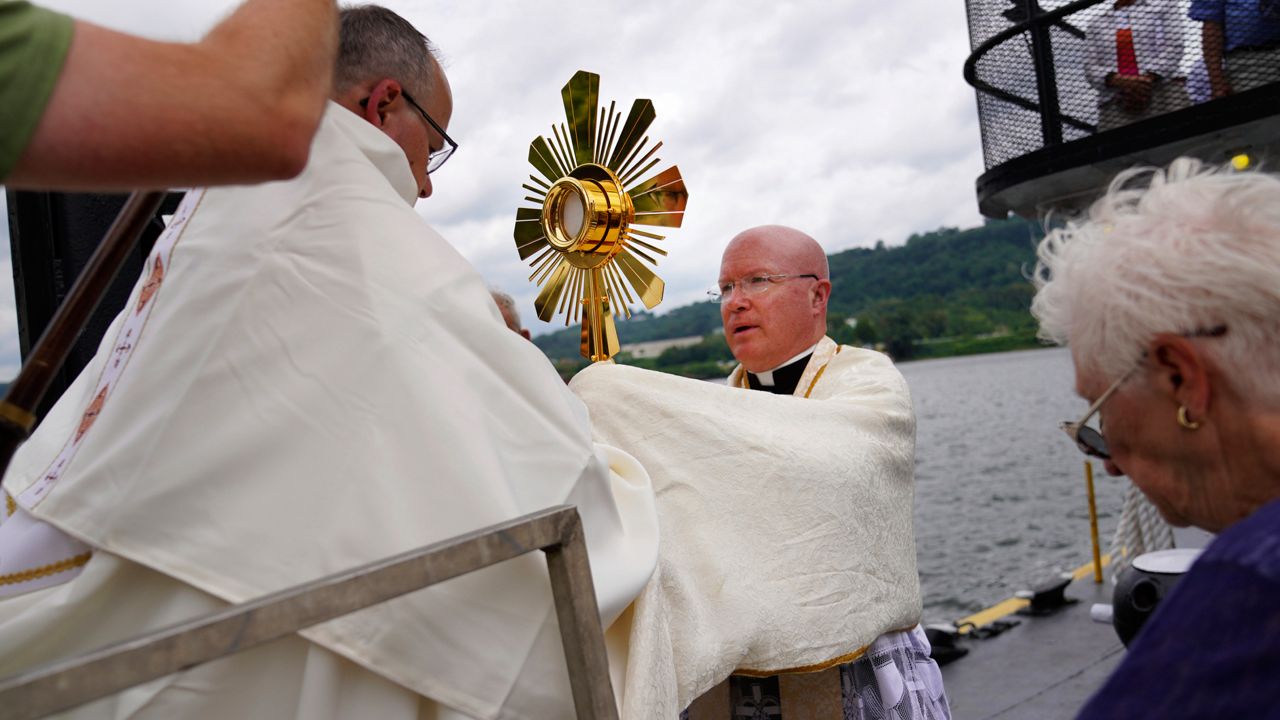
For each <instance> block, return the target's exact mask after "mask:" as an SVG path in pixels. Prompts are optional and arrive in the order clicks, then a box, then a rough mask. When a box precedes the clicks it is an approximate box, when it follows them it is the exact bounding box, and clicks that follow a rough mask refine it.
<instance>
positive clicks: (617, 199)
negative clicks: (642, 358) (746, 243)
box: [515, 70, 689, 362]
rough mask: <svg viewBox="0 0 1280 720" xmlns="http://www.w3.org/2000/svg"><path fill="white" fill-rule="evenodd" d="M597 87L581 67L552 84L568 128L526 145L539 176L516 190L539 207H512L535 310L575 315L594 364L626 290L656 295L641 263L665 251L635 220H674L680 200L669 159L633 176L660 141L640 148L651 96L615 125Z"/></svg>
mask: <svg viewBox="0 0 1280 720" xmlns="http://www.w3.org/2000/svg"><path fill="white" fill-rule="evenodd" d="M599 91H600V76H599V75H596V74H595V73H589V72H585V71H582V70H579V71H578V72H577V73H576V74H575V75H574V76H573V78H572V79H571V80H569V84H568V85H565V86H564V89H563V90H561V91H560V94H561V96H562V97H563V98H564V112H565V117H566V118H567V120H568V125H567V126H566V125H565V124H564V123H561V124H560V126H559V127H556V126H554V125H553V126H552V127H551V132H552V135H553V136H554V138H555V142H554V143H553V142H551V141H549V140H547V139H546V138H544V137H541V136H539V137H537V138H535V139H534V141H533V142H532V143H530V144H529V162H530V163H532V164H533V167H534V168H535V169H536V170H537V171H538V172H539V173H541V174H542V178H540V177H538V176H537V175H532V174H531V175H529V179H530V180H532V181H533V185H522V187H524V188H525V189H526V190H528V191H529V192H531V193H533V195H530V196H526V197H525V200H529V201H531V202H534V203H537V204H538V207H536V208H519V209H517V210H516V229H515V239H516V250H517V251H518V252H519V253H520V259H521V260H529V261H530V264H531V266H532V267H533V274H532V275H530V276H529V279H530V280H532V281H533V282H536V283H537V284H539V285H541V286H542V289H541V291H539V292H538V297H537V299H536V300H534V307H535V309H536V310H537V311H538V317H539V318H540V319H542V320H544V321H547V320H550V319H551V316H552V315H555V314H556V313H558V312H564V313H565V321H564V324H565V325H568V324H569V323H570V322H572V321H576V320H578V319H579V318H581V320H582V356H583V357H585V358H587V359H588V360H591V361H593V362H594V361H597V360H607V359H609V358H610V357H613V355H614V354H616V353H617V352H618V349H619V345H618V330H617V328H616V326H615V325H614V322H613V317H614V315H615V314H616V313H618V312H619V309H618V308H621V311H620V312H621V313H623V314H624V315H625V316H626V317H628V318H629V317H631V309H630V307H629V304H630V303H633V302H636V299H635V297H633V296H632V294H631V289H632V288H633V289H634V290H635V296H636V297H638V298H639V301H640V302H641V303H644V306H645V307H646V308H649V309H653V308H654V307H655V306H656V305H657V304H658V303H660V302H662V291H663V288H664V284H663V282H662V278H660V277H658V276H657V275H655V274H654V272H653V270H651V269H649V266H648V265H645V264H644V262H647V263H649V264H650V265H657V263H658V261H657V260H656V259H654V257H653V255H666V254H667V251H665V250H663V249H661V248H659V247H657V246H655V245H653V242H656V241H659V240H662V239H663V237H664V236H662V235H656V234H654V233H651V232H646V231H644V230H640V229H638V228H636V227H635V226H636V225H657V226H661V227H680V222H681V221H682V220H683V219H684V206H685V202H686V201H687V200H688V197H689V194H688V193H687V192H685V189H684V180H683V179H682V178H681V177H680V169H679V168H677V167H675V166H674V165H673V166H671V167H669V168H667V169H666V170H663V171H662V172H660V173H658V174H657V175H654V176H653V177H651V178H649V179H648V180H645V181H644V182H638V183H637V181H638V180H639V178H641V177H642V176H643V175H644V174H645V173H647V172H649V171H650V170H652V169H653V167H654V166H655V165H657V164H658V162H659V159H658V158H656V157H654V153H656V152H657V151H658V148H660V147H662V143H661V142H659V143H657V144H656V145H654V146H653V147H652V148H649V150H648V152H644V154H643V155H641V153H642V152H643V151H644V149H645V146H646V145H647V144H648V143H649V137H648V136H647V135H645V134H644V133H645V130H647V129H648V128H649V124H650V123H652V122H653V119H654V116H655V115H654V111H653V103H652V102H651V101H649V100H636V101H635V102H634V103H632V105H631V112H630V113H629V114H628V115H627V120H626V122H620V121H621V120H622V113H620V112H617V113H615V103H613V102H610V103H609V110H608V112H605V109H604V108H603V107H600V108H598V109H597V104H596V103H597V99H598V95H599ZM642 136H643V137H642ZM615 141H616V142H615ZM543 178H545V180H544V179H543ZM548 183H550V184H548ZM633 183H634V184H633ZM650 253H653V255H651V254H650ZM530 258H532V259H530ZM642 260H643V261H644V262H641V261H642ZM628 284H629V285H630V286H631V288H628V287H627V286H628ZM624 298H625V300H624Z"/></svg>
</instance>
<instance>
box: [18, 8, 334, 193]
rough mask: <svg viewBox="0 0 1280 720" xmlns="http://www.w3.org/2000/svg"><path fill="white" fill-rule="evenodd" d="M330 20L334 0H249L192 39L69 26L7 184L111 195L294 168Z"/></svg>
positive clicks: (330, 42)
mask: <svg viewBox="0 0 1280 720" xmlns="http://www.w3.org/2000/svg"><path fill="white" fill-rule="evenodd" d="M336 18H337V13H336V10H335V7H334V2H333V0H248V2H246V3H245V4H244V5H242V6H241V7H240V8H239V9H238V10H237V11H236V12H235V13H234V14H233V15H231V16H230V17H229V18H227V19H226V20H224V21H223V22H222V23H221V24H219V25H218V26H217V27H215V28H214V29H213V30H212V31H211V32H210V33H209V34H208V35H207V36H206V37H205V38H204V39H203V40H201V41H200V42H198V43H194V44H189V45H187V44H176V43H162V42H154V41H151V40H144V39H141V38H137V37H134V36H131V35H125V34H122V33H118V32H115V31H112V30H107V29H105V28H102V27H98V26H96V25H93V24H91V23H86V22H80V21H77V22H76V25H75V34H74V36H73V38H72V41H71V47H70V50H69V51H68V54H67V59H66V63H65V65H64V67H63V70H62V74H61V76H60V78H59V79H58V83H57V85H56V86H55V87H54V91H53V95H52V97H51V98H50V100H49V104H48V107H47V108H46V109H45V112H44V115H43V116H42V117H41V119H40V123H39V125H38V126H37V128H36V131H35V133H34V134H33V136H32V138H31V141H30V143H29V144H28V145H27V147H26V149H25V150H24V152H23V154H22V156H21V157H20V158H19V160H18V163H17V165H16V166H15V167H14V169H13V172H12V173H11V174H10V175H9V177H7V178H6V179H5V183H6V184H7V185H9V186H11V187H15V188H22V187H28V188H58V189H68V190H110V189H126V188H142V187H146V188H164V187H182V186H195V185H216V184H227V183H248V182H258V181H264V180H271V179H278V178H285V177H291V176H293V175H296V174H297V173H299V172H300V171H301V170H302V168H303V167H304V166H305V164H306V160H307V156H308V154H309V151H310V147H311V138H312V136H313V135H314V134H315V131H316V128H317V127H318V125H319V122H320V117H321V114H322V113H323V112H324V107H325V102H326V98H327V97H328V95H329V92H330V89H331V88H330V85H331V83H332V76H333V62H334V55H335V53H336V48H337V20H336Z"/></svg>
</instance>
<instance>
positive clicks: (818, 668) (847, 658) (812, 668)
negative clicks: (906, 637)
mask: <svg viewBox="0 0 1280 720" xmlns="http://www.w3.org/2000/svg"><path fill="white" fill-rule="evenodd" d="M914 627H915V626H914V625H912V626H911V627H905V628H899V629H897V630H890V631H889V632H907V631H909V630H911V629H912V628H914ZM885 634H886V635H887V634H889V633H885ZM870 649H871V646H870V645H864V646H862V647H860V648H858V649H857V650H854V651H853V652H851V653H849V654H848V655H841V656H840V657H837V658H831V659H830V660H825V661H823V662H820V663H814V664H812V665H801V666H799V667H792V668H783V669H781V670H752V669H750V668H738V669H737V670H734V671H733V674H734V675H746V676H747V677H757V678H764V677H769V676H771V675H798V674H800V673H812V672H822V671H823V670H827V669H829V668H833V667H835V666H837V665H843V664H845V663H847V662H853V661H854V660H857V659H858V658H860V657H862V656H863V655H866V654H867V651H868V650H870Z"/></svg>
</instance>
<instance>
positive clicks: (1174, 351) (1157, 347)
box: [1147, 333, 1211, 418]
mask: <svg viewBox="0 0 1280 720" xmlns="http://www.w3.org/2000/svg"><path fill="white" fill-rule="evenodd" d="M1147 356H1148V357H1150V358H1151V360H1150V362H1151V365H1152V372H1151V381H1152V384H1153V387H1154V388H1155V389H1156V391H1157V392H1159V393H1161V394H1164V395H1166V396H1167V397H1168V398H1169V399H1170V401H1171V402H1173V403H1174V404H1176V405H1181V406H1185V407H1186V408H1187V413H1188V414H1189V415H1190V416H1191V417H1192V418H1203V417H1204V416H1205V415H1206V414H1207V413H1208V410H1209V401H1210V399H1211V397H1210V396H1211V392H1210V390H1211V388H1210V385H1211V383H1210V378H1209V375H1210V373H1209V370H1210V368H1209V365H1208V362H1209V360H1208V358H1207V357H1205V354H1204V352H1203V351H1202V350H1201V349H1200V348H1199V347H1198V346H1197V345H1196V344H1195V343H1194V342H1192V341H1191V340H1189V339H1188V338H1185V337H1183V336H1181V335H1173V334H1169V333H1163V334H1160V335H1157V336H1155V337H1154V338H1152V340H1151V344H1150V345H1149V346H1148V348H1147Z"/></svg>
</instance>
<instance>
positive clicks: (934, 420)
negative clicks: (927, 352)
mask: <svg viewBox="0 0 1280 720" xmlns="http://www.w3.org/2000/svg"><path fill="white" fill-rule="evenodd" d="M898 367H899V369H900V370H901V371H902V374H903V375H904V376H905V377H906V379H907V383H908V384H909V385H910V387H911V398H912V402H913V403H914V404H915V410H916V419H917V433H916V509H915V521H916V555H917V557H918V561H919V569H920V581H921V585H922V589H923V592H924V617H925V620H926V621H927V622H950V621H954V620H957V619H959V618H961V617H963V616H965V615H968V614H970V613H972V612H976V611H978V610H981V609H983V608H985V607H987V606H989V605H992V604H994V603H996V602H999V601H1001V600H1004V599H1005V598H1007V597H1010V596H1011V595H1012V594H1013V593H1014V592H1015V591H1017V590H1020V589H1024V588H1030V587H1032V586H1034V585H1036V584H1038V583H1040V582H1042V581H1045V580H1048V579H1050V578H1051V577H1052V576H1053V575H1054V573H1055V572H1058V571H1063V570H1073V569H1075V568H1077V567H1079V566H1081V565H1083V564H1085V563H1087V562H1089V561H1090V560H1091V559H1092V558H1091V552H1092V551H1091V550H1090V543H1089V514H1088V512H1089V511H1088V499H1087V496H1086V493H1085V479H1084V459H1085V457H1084V455H1082V454H1081V453H1080V451H1079V450H1077V449H1076V448H1075V446H1074V445H1073V444H1072V443H1071V441H1070V440H1068V439H1067V437H1066V435H1064V434H1063V433H1062V431H1061V430H1059V429H1058V423H1059V422H1061V421H1062V420H1067V419H1072V420H1074V419H1076V418H1078V417H1079V416H1080V415H1082V414H1083V413H1084V410H1085V408H1086V407H1087V405H1086V403H1085V402H1084V401H1083V400H1081V399H1080V398H1079V397H1077V396H1076V395H1075V392H1074V389H1073V388H1074V373H1073V371H1072V366H1071V355H1070V353H1069V351H1067V350H1066V349H1061V348H1053V349H1043V350H1025V351H1021V352H1011V353H998V354H991V355H971V356H967V357H959V358H945V359H941V360H922V361H918V362H906V363H901V364H899V366H898ZM1093 465H1094V487H1095V489H1096V491H1097V502H1098V515H1099V532H1100V536H1101V541H1102V551H1103V552H1106V551H1107V548H1108V545H1109V543H1110V539H1111V533H1112V532H1113V531H1114V529H1115V523H1116V521H1117V519H1118V517H1119V513H1120V504H1121V500H1122V498H1123V494H1124V487H1125V483H1127V482H1128V481H1127V480H1124V479H1122V478H1112V477H1110V476H1108V475H1107V474H1106V473H1105V471H1104V470H1103V468H1102V466H1101V463H1099V462H1097V461H1095V462H1094V463H1093Z"/></svg>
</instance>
